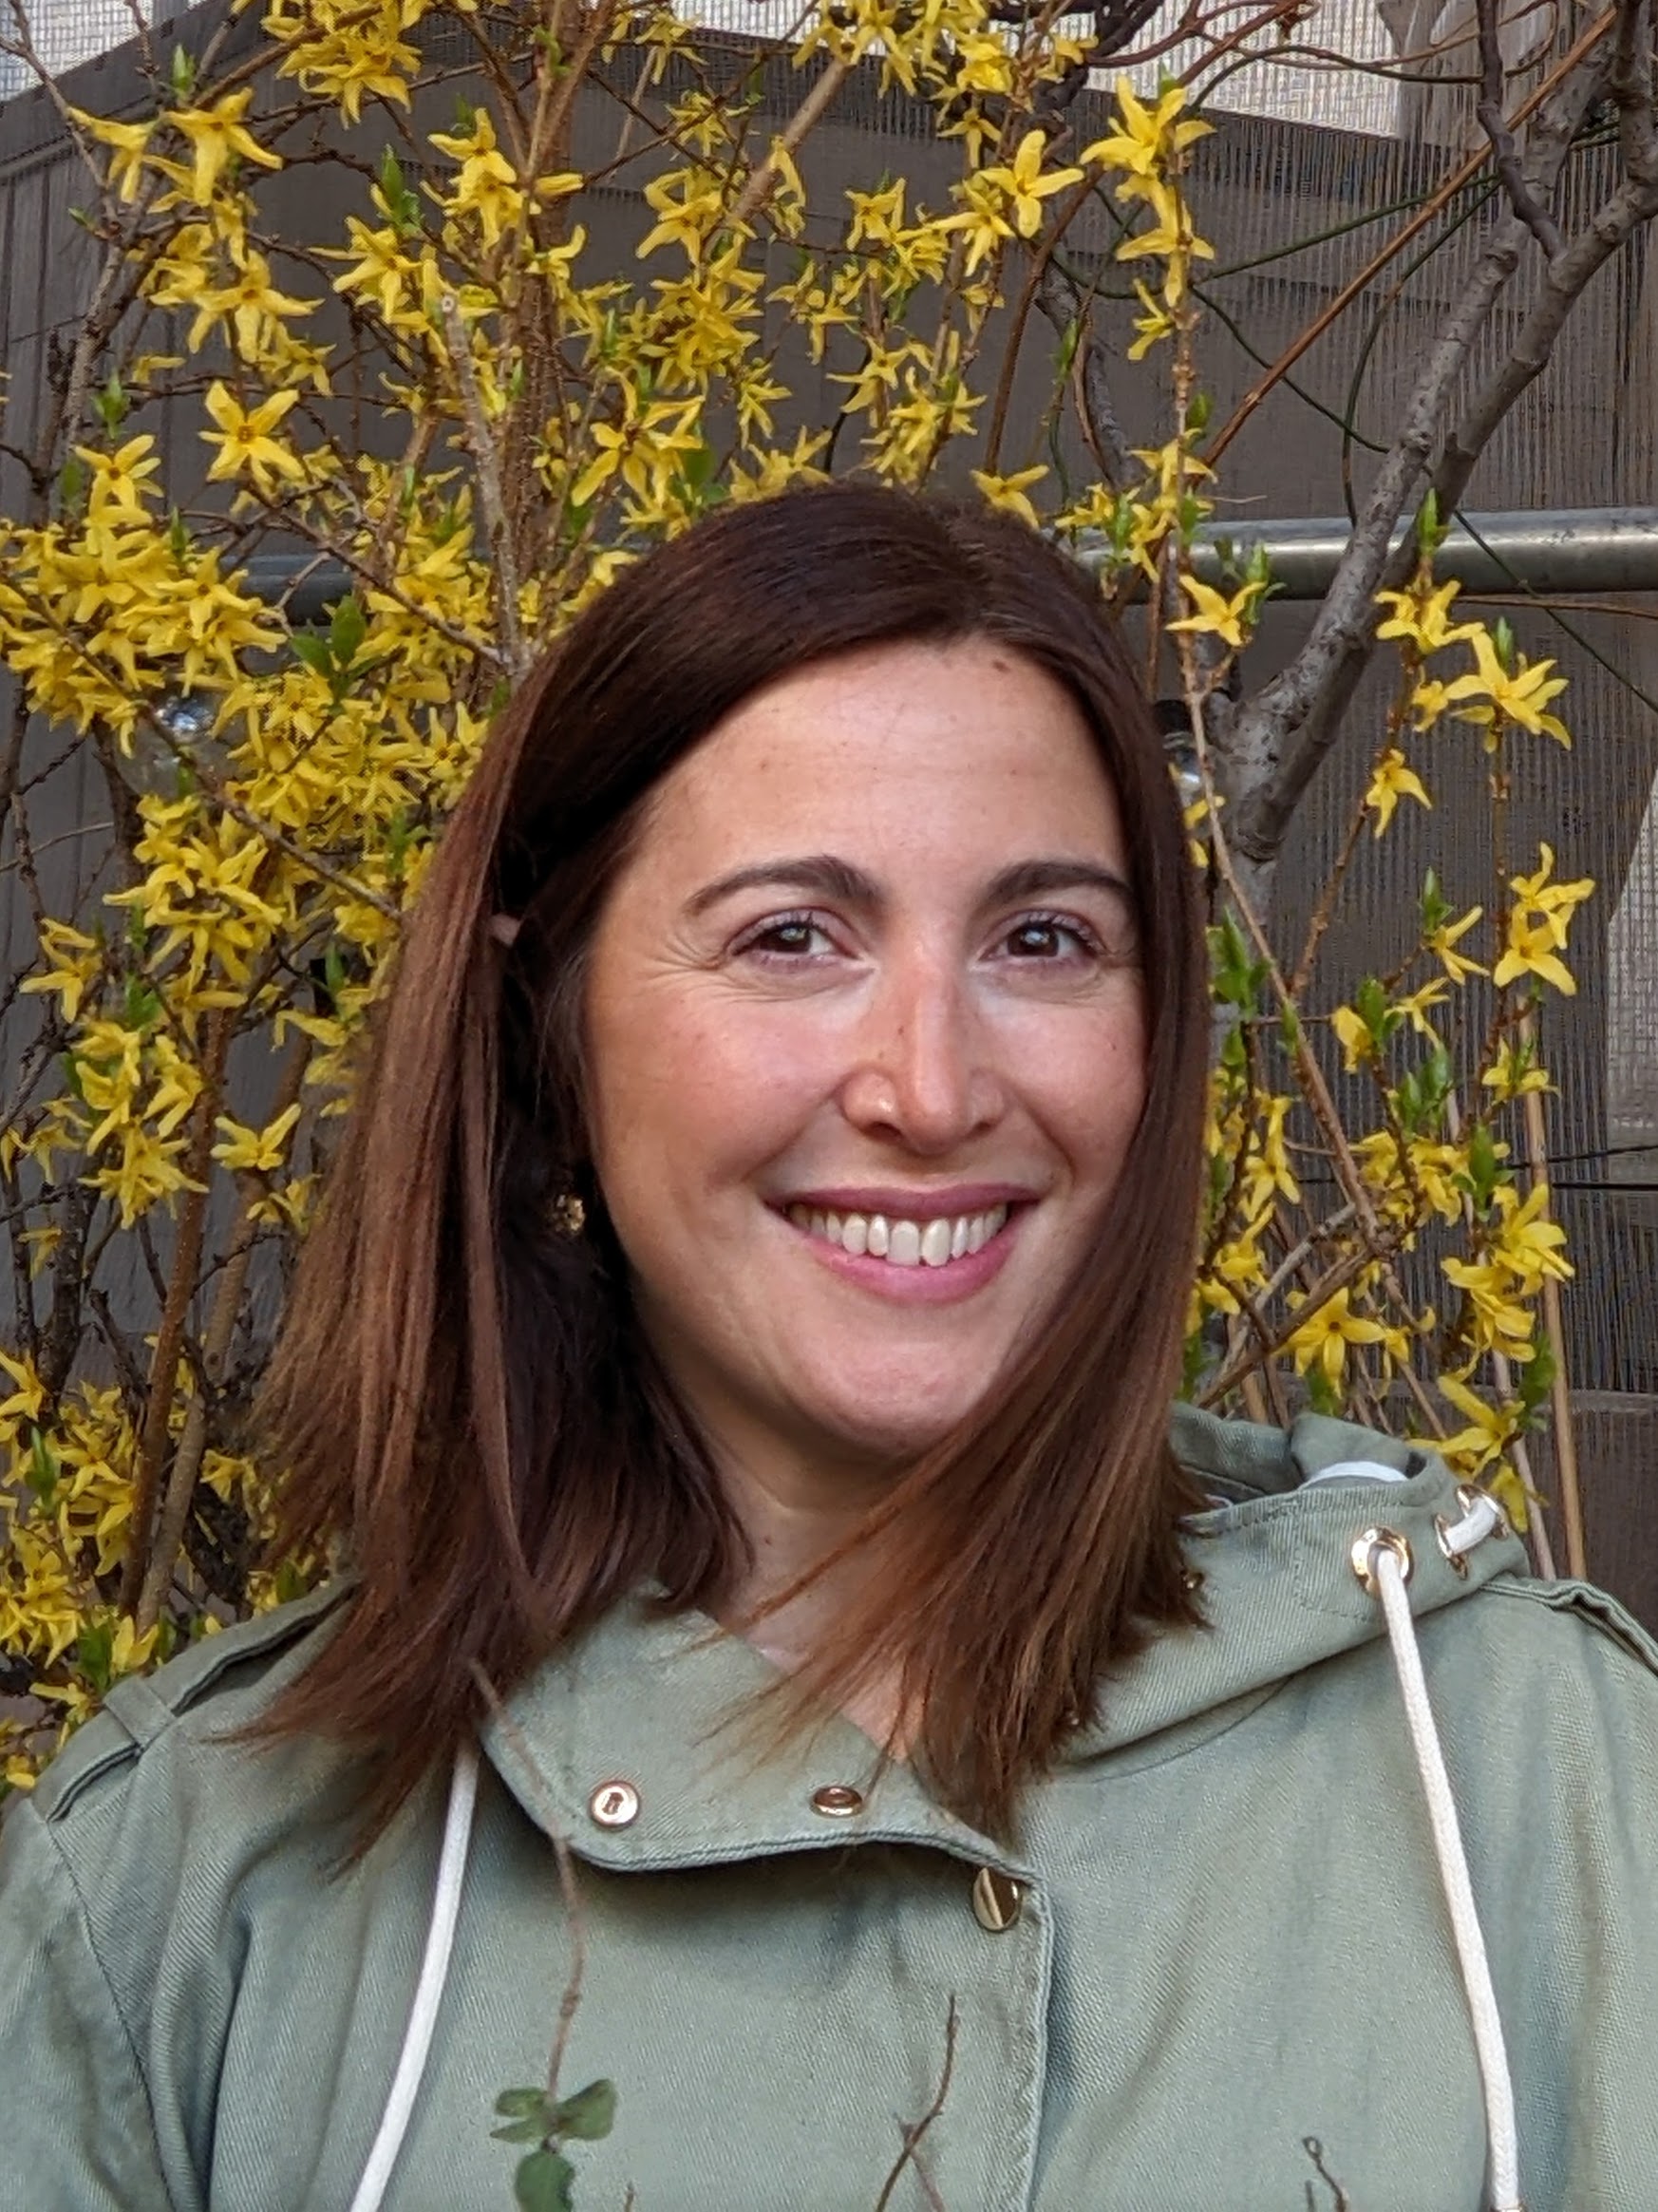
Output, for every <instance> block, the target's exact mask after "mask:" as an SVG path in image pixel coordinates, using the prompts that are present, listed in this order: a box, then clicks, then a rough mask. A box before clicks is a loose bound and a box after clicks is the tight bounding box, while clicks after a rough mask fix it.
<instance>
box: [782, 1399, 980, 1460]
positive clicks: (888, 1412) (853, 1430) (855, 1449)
mask: <svg viewBox="0 0 1658 2212" xmlns="http://www.w3.org/2000/svg"><path fill="white" fill-rule="evenodd" d="M984 1394H985V1393H984V1388H983V1386H982V1385H975V1386H973V1387H972V1388H968V1387H965V1386H964V1387H963V1388H961V1389H959V1390H939V1389H938V1387H937V1384H936V1381H934V1382H933V1384H932V1386H931V1387H930V1388H928V1389H926V1390H919V1391H917V1390H909V1391H905V1392H902V1393H897V1392H894V1393H891V1394H889V1393H887V1392H883V1391H876V1390H870V1391H867V1392H864V1393H862V1394H860V1395H859V1396H858V1397H857V1398H856V1399H853V1400H846V1399H840V1400H838V1401H837V1402H835V1403H827V1404H820V1407H819V1408H818V1418H817V1424H816V1425H817V1427H818V1431H819V1434H820V1435H821V1436H822V1437H824V1438H825V1439H826V1440H827V1439H830V1438H833V1439H834V1441H835V1443H836V1444H837V1445H838V1446H839V1449H840V1451H841V1453H843V1454H844V1455H845V1456H846V1457H847V1458H849V1459H857V1460H862V1461H866V1462H868V1463H870V1464H872V1465H883V1466H891V1465H902V1464H904V1463H905V1462H907V1461H910V1460H916V1459H919V1458H920V1457H921V1455H922V1454H923V1452H928V1451H931V1450H932V1449H933V1446H935V1445H939V1444H942V1443H943V1442H944V1440H945V1438H946V1437H947V1436H949V1435H951V1432H952V1431H953V1430H954V1429H956V1428H957V1427H960V1425H961V1423H962V1422H964V1421H966V1420H967V1419H968V1418H969V1416H970V1414H971V1413H972V1411H973V1409H974V1408H975V1407H977V1405H978V1404H979V1403H980V1401H981V1400H982V1398H983V1397H984Z"/></svg>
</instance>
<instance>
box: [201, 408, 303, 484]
mask: <svg viewBox="0 0 1658 2212" xmlns="http://www.w3.org/2000/svg"><path fill="white" fill-rule="evenodd" d="M298 397H299V394H298V393H297V392H294V391H275V392H273V393H272V394H271V396H270V398H269V399H267V400H261V401H260V403H259V405H258V406H256V407H253V408H244V407H241V406H238V405H237V404H236V400H235V398H234V397H233V396H232V394H231V392H230V390H229V388H228V387H227V386H225V385H223V384H218V383H216V384H214V385H212V386H210V388H209V389H208V393H207V398H206V401H205V402H204V405H205V406H206V408H207V411H208V413H209V414H210V415H211V416H212V417H213V419H214V421H215V422H216V423H217V425H218V429H217V432H215V431H213V430H203V431H202V432H201V433H200V436H201V437H202V439H203V440H204V441H205V443H206V444H209V445H217V448H218V451H217V453H216V454H215V455H214V457H213V465H212V466H211V467H210V468H209V469H208V472H207V474H208V479H209V481H210V482H213V481H215V480H221V479H225V478H229V479H231V480H233V481H234V480H235V479H236V478H237V477H239V476H243V475H246V476H251V477H252V478H253V480H254V483H255V484H256V485H257V487H258V489H259V490H260V491H261V492H263V493H264V495H265V497H266V498H267V499H273V498H274V497H275V495H276V493H277V490H278V489H279V485H278V482H277V480H278V479H279V478H280V479H282V480H283V481H284V482H289V483H303V482H305V463H303V462H302V461H301V460H300V459H299V457H298V455H297V454H295V453H293V452H292V451H291V450H290V448H289V447H288V446H286V445H281V444H278V443H277V442H276V440H275V439H274V438H273V436H272V435H271V433H272V431H273V430H274V429H275V427H276V425H277V424H278V423H280V422H281V420H282V418H283V416H284V415H286V414H287V412H288V410H289V408H290V407H291V406H292V405H293V404H294V402H295V400H297V399H298Z"/></svg>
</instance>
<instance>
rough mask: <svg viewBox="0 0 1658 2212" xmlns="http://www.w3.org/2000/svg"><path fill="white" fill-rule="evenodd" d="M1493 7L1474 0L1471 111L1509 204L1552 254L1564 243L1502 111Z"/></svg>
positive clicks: (1494, 0) (1488, 0)
mask: <svg viewBox="0 0 1658 2212" xmlns="http://www.w3.org/2000/svg"><path fill="white" fill-rule="evenodd" d="M1497 9H1498V0H1474V12H1475V18H1476V21H1477V22H1478V24H1479V101H1478V103H1477V104H1476V109H1475V112H1476V113H1477V114H1478V116H1479V123H1480V127H1481V129H1482V130H1483V131H1484V133H1485V135H1486V137H1487V138H1488V139H1489V140H1490V141H1491V152H1492V158H1493V161H1494V162H1495V165H1496V169H1497V174H1498V177H1499V178H1500V180H1501V181H1502V188H1503V190H1504V191H1505V192H1506V193H1507V194H1508V202H1509V205H1510V206H1511V207H1512V208H1513V209H1514V212H1515V214H1516V215H1517V216H1518V217H1519V219H1520V220H1521V222H1523V223H1524V224H1525V226H1526V228H1527V230H1528V231H1530V232H1531V234H1532V236H1533V237H1535V238H1536V241H1537V243H1538V245H1540V246H1541V247H1542V249H1543V251H1544V253H1545V254H1547V255H1550V256H1551V257H1553V256H1554V255H1555V254H1557V253H1558V252H1559V251H1560V248H1561V247H1562V245H1564V243H1565V240H1564V239H1563V238H1562V237H1561V236H1560V226H1559V224H1558V223H1557V222H1556V221H1555V220H1554V217H1553V216H1552V215H1551V214H1550V213H1549V210H1548V209H1547V208H1546V207H1545V206H1544V205H1543V203H1542V201H1541V200H1540V199H1537V197H1536V194H1535V193H1534V192H1533V190H1532V188H1531V185H1530V184H1529V183H1528V181H1527V180H1526V173H1525V167H1524V164H1523V163H1522V162H1521V161H1520V155H1519V147H1518V145H1517V142H1516V141H1515V135H1514V133H1513V131H1512V130H1510V128H1509V127H1508V121H1507V118H1506V117H1505V116H1504V114H1503V111H1502V103H1503V90H1504V77H1505V72H1504V70H1503V66H1502V41H1501V37H1500V35H1499V30H1498V19H1497Z"/></svg>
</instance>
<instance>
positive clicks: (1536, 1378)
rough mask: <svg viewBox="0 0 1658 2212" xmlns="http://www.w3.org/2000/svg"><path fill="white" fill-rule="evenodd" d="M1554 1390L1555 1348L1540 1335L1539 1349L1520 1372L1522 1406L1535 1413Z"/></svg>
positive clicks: (1538, 1337)
mask: <svg viewBox="0 0 1658 2212" xmlns="http://www.w3.org/2000/svg"><path fill="white" fill-rule="evenodd" d="M1553 1389H1554V1346H1553V1345H1552V1344H1551V1343H1550V1342H1549V1339H1548V1338H1547V1337H1546V1336H1545V1335H1543V1334H1542V1333H1541V1332H1539V1333H1538V1336H1537V1348H1536V1351H1535V1352H1533V1353H1532V1356H1531V1358H1530V1359H1528V1360H1527V1361H1526V1364H1525V1365H1524V1367H1522V1368H1521V1369H1520V1371H1519V1396H1520V1404H1521V1405H1522V1406H1523V1407H1524V1408H1525V1409H1526V1411H1527V1412H1528V1413H1535V1412H1536V1409H1537V1408H1538V1407H1539V1406H1541V1405H1542V1404H1543V1403H1544V1402H1545V1401H1546V1400H1547V1398H1548V1395H1549V1392H1550V1391H1551V1390H1553Z"/></svg>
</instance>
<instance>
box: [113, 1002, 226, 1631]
mask: <svg viewBox="0 0 1658 2212" xmlns="http://www.w3.org/2000/svg"><path fill="white" fill-rule="evenodd" d="M230 1031H231V1024H230V1018H229V1015H228V1012H227V1011H225V1010H223V1009H217V1010H216V1011H214V1012H213V1013H212V1014H210V1015H209V1016H208V1030H207V1039H206V1046H205V1049H204V1050H203V1052H202V1056H201V1058H202V1085H201V1090H200V1093H199V1095H198V1098H197V1101H196V1105H195V1106H194V1108H193V1109H192V1113H191V1122H190V1143H189V1146H188V1148H187V1150H186V1152H185V1155H184V1174H185V1176H186V1178H187V1179H188V1186H187V1188H186V1190H185V1193H184V1202H183V1204H182V1206H181V1207H180V1208H179V1236H178V1241H177V1243H176V1244H175V1246H174V1248H173V1271H172V1274H171V1275H170V1276H169V1277H168V1278H167V1293H166V1297H165V1299H164V1301H163V1303H162V1307H161V1321H160V1328H159V1330H158V1331H157V1333H156V1350H155V1356H154V1358H153V1359H152V1360H151V1362H150V1379H149V1388H148V1391H147V1393H146V1398H145V1404H144V1422H143V1432H142V1436H141V1441H140V1445H139V1464H138V1471H137V1474H136V1475H135V1477H134V1481H133V1505H132V1520H131V1522H130V1523H129V1526H130V1530H131V1536H130V1541H129V1542H128V1544H127V1552H126V1559H125V1561H124V1563H123V1564H122V1572H121V1596H120V1599H119V1603H120V1607H121V1610H122V1613H132V1612H133V1611H134V1610H135V1609H136V1607H137V1605H138V1601H139V1598H140V1596H141V1593H142V1590H143V1587H144V1580H145V1577H146V1575H147V1573H148V1570H149V1562H150V1550H151V1545H152V1542H153V1540H154V1533H155V1531H154V1523H155V1521H156V1505H157V1500H158V1498H159V1496H160V1483H161V1462H162V1461H163V1459H164V1458H165V1457H166V1452H167V1442H168V1438H169V1437H170V1435H171V1433H172V1425H171V1418H170V1416H171V1414H172V1410H173V1397H174V1392H175V1390H177V1387H178V1380H179V1352H181V1351H182V1349H183V1343H184V1317H185V1315H186V1314H187V1313H188V1312H189V1309H190V1301H191V1299H192V1298H193V1297H194V1296H195V1295H196V1276H197V1271H198V1268H199V1266H200V1264H201V1240H202V1234H203V1231H204V1230H205V1227H206V1223H207V1185H208V1175H209V1171H210V1169H211V1167H212V1149H213V1124H214V1118H215V1116H216V1115H217V1112H218V1102H219V1091H220V1088H221V1087H222V1085H223V1082H224V1064H225V1058H226V1055H227V1053H228V1052H229V1050H230Z"/></svg>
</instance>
